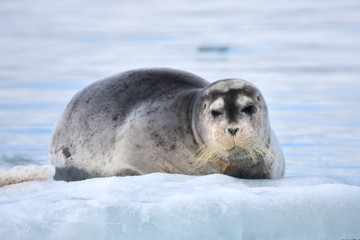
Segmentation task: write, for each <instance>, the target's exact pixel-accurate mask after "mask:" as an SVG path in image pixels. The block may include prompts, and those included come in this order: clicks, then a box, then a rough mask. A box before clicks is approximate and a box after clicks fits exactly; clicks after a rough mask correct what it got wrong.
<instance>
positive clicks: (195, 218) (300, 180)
mask: <svg viewBox="0 0 360 240" xmlns="http://www.w3.org/2000/svg"><path fill="white" fill-rule="evenodd" d="M359 203H360V179H359V178H326V177H292V178H284V179H278V180H242V179H236V178H232V177H228V176H225V175H220V174H214V175H208V176H186V175H171V174H164V173H156V174H149V175H143V176H136V177H110V178H97V179H89V180H85V181H79V182H70V183H67V182H63V181H53V180H48V181H40V182H37V181H33V182H25V183H19V184H14V185H9V186H4V187H2V188H0V239H77V240H78V239H339V240H340V239H358V238H360V204H359Z"/></svg>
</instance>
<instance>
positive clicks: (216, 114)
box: [211, 110, 222, 118]
mask: <svg viewBox="0 0 360 240" xmlns="http://www.w3.org/2000/svg"><path fill="white" fill-rule="evenodd" d="M221 114H222V112H220V111H219V110H211V115H212V116H213V117H214V118H215V117H218V116H220V115H221Z"/></svg>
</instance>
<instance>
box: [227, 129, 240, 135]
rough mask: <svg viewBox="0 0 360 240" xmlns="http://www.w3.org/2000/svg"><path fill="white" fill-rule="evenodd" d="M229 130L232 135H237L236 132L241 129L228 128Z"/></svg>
mask: <svg viewBox="0 0 360 240" xmlns="http://www.w3.org/2000/svg"><path fill="white" fill-rule="evenodd" d="M227 130H228V132H229V133H230V135H231V136H235V135H236V133H237V132H238V131H239V128H228V129H227Z"/></svg>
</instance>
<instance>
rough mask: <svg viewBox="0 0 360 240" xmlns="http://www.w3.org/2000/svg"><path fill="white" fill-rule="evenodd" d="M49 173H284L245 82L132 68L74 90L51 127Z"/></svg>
mask: <svg viewBox="0 0 360 240" xmlns="http://www.w3.org/2000/svg"><path fill="white" fill-rule="evenodd" d="M50 160H51V163H52V164H53V166H54V167H55V176H54V179H55V180H65V181H77V180H84V179H87V178H95V177H109V176H131V175H141V174H148V173H153V172H165V173H175V174H192V175H205V174H213V173H223V174H227V175H229V176H233V177H237V178H250V179H269V178H280V177H283V176H284V172H285V163H284V156H283V153H282V151H281V148H280V144H279V142H278V140H277V138H276V136H275V134H274V132H273V131H272V129H271V127H270V123H269V117H268V110H267V105H266V103H265V100H264V98H263V96H262V94H261V93H260V91H259V90H258V89H257V88H256V87H255V86H254V85H253V84H251V83H250V82H247V81H245V80H240V79H226V80H220V81H217V82H214V83H212V84H209V83H208V82H207V81H206V80H204V79H202V78H200V77H198V76H196V75H194V74H191V73H187V72H184V71H180V70H174V69H166V68H159V69H138V70H132V71H127V72H124V73H121V74H119V75H115V76H113V77H109V78H106V79H104V80H100V81H97V82H95V83H93V84H91V85H89V86H88V87H85V88H84V89H83V90H81V91H80V92H78V93H77V94H76V95H75V96H74V97H73V98H72V99H71V101H70V103H69V104H68V105H67V107H66V108H65V110H64V111H63V113H62V115H61V117H60V119H59V120H58V122H57V125H56V127H55V129H54V132H53V136H52V141H51V146H50Z"/></svg>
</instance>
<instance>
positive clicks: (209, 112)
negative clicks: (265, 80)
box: [193, 79, 269, 158]
mask: <svg viewBox="0 0 360 240" xmlns="http://www.w3.org/2000/svg"><path fill="white" fill-rule="evenodd" d="M193 110H194V111H196V113H194V115H195V117H196V118H197V123H196V129H197V132H198V135H199V136H198V139H197V141H198V142H201V143H200V144H202V145H204V146H206V147H205V148H206V151H209V149H212V150H211V151H213V152H215V155H217V156H219V155H222V156H219V157H221V158H223V157H224V156H225V157H226V156H229V154H230V155H231V153H233V152H239V151H246V152H248V153H249V154H250V155H251V153H252V152H255V153H257V152H259V151H257V149H260V148H264V149H265V148H266V142H267V141H268V139H264V138H266V136H268V135H269V134H268V131H269V127H268V125H269V124H268V112H267V107H266V104H265V101H264V98H263V97H262V95H261V93H260V91H259V90H258V89H257V88H256V87H255V86H254V85H252V84H251V83H249V82H247V81H244V80H237V79H235V80H234V79H230V80H222V81H219V82H216V83H213V84H212V85H210V86H209V87H207V88H206V89H204V90H203V91H202V92H201V93H200V95H199V96H198V97H197V99H196V101H195V103H194V109H193ZM261 151H262V150H261ZM261 151H260V152H261ZM262 152H263V151H262ZM206 155H214V154H213V153H206Z"/></svg>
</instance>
